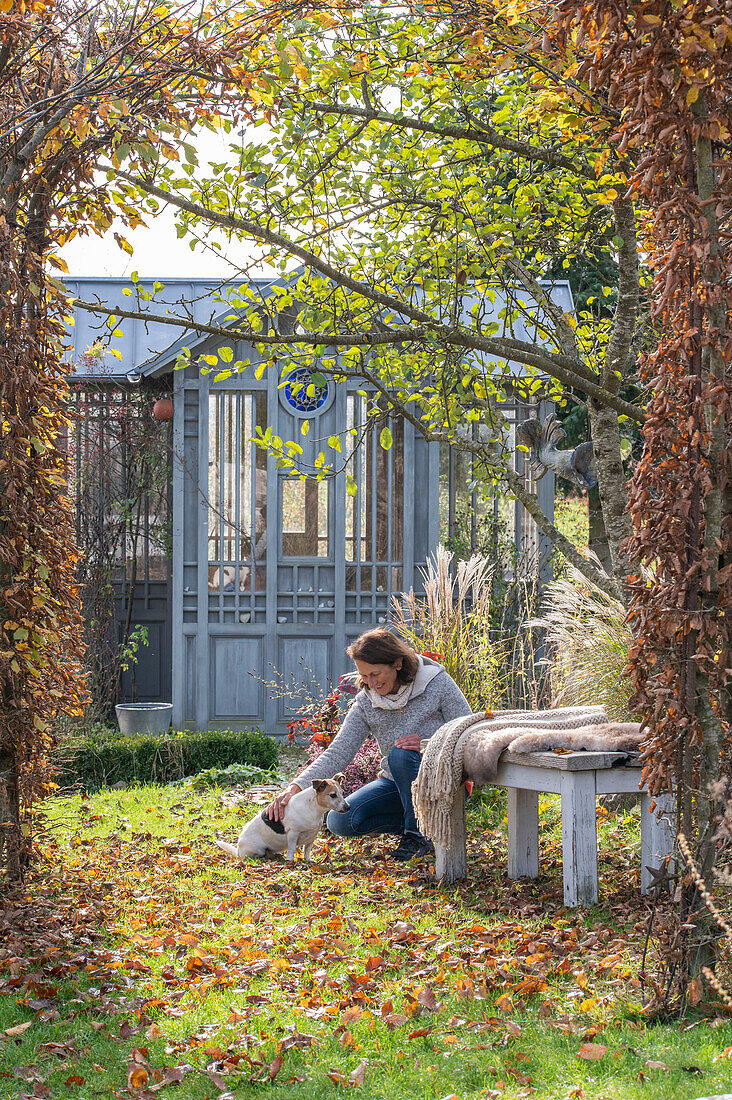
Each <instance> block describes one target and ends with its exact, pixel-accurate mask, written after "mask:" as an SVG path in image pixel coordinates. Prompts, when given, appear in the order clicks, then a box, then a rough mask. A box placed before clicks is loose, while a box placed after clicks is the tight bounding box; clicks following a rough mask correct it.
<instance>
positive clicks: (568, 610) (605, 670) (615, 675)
mask: <svg viewBox="0 0 732 1100" xmlns="http://www.w3.org/2000/svg"><path fill="white" fill-rule="evenodd" d="M542 606H543V614H542V615H541V617H540V618H539V619H537V620H535V621H534V622H533V623H532V624H531V625H532V626H535V627H539V628H543V629H544V630H545V631H546V634H545V642H546V646H547V649H548V656H549V658H550V666H549V667H550V683H551V701H552V706H583V705H592V704H600V705H602V706H604V707H605V708H606V710H607V712H608V716H609V717H611V718H615V719H619V720H621V721H628V720H630V719H632V717H633V715H632V714H631V712H630V705H629V699H630V691H631V685H630V680H629V679H628V678H627V676H626V675H625V666H626V664H627V662H628V650H629V648H630V643H631V639H632V635H631V632H630V628H629V627H628V625H627V622H626V612H625V608H624V606H623V604H622V603H621V602H620V600H616V599H614V598H613V597H612V596H610V595H608V594H607V593H606V592H603V591H602V589H601V588H598V587H597V585H595V584H593V583H592V582H591V581H589V580H587V578H586V577H584V576H583V575H582V574H581V573H580V572H579V571H578V570H577V569H575V568H574V567H573V566H568V567H567V572H566V574H565V575H564V576H562V577H559V578H558V579H556V580H554V581H551V582H550V583H549V584H548V585H547V587H546V590H545V593H544V599H543V601H542Z"/></svg>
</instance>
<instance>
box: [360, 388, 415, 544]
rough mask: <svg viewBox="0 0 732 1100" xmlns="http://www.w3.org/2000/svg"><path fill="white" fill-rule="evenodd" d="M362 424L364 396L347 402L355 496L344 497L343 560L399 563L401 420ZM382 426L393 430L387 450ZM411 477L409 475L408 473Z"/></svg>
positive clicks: (372, 420)
mask: <svg viewBox="0 0 732 1100" xmlns="http://www.w3.org/2000/svg"><path fill="white" fill-rule="evenodd" d="M379 406H380V408H381V412H382V415H381V416H380V417H379V418H378V419H377V418H369V419H368V420H366V417H365V413H364V409H363V398H361V397H359V396H358V395H356V394H350V395H349V397H348V401H347V406H346V409H347V413H346V415H347V427H348V429H353V428H355V429H356V433H357V434H356V435H355V436H352V435H348V436H347V437H346V439H347V445H348V453H349V458H348V465H347V469H348V472H349V473H350V474H351V476H352V477H353V479H354V481H355V482H356V486H357V489H358V493H357V495H356V496H355V497H352V496H348V497H347V498H346V561H348V562H393V561H397V562H400V561H401V559H402V546H403V536H404V509H403V502H404V422H403V421H402V420H401V419H396V418H392V417H391V416H388V415H387V412H386V408H385V406H384V405H383V402H379ZM384 427H388V428H389V430H390V431H391V436H392V445H391V447H390V448H389V450H388V451H386V450H384V448H383V447H382V446H381V444H380V442H379V436H380V434H381V431H382V429H383V428H384ZM410 475H411V471H410Z"/></svg>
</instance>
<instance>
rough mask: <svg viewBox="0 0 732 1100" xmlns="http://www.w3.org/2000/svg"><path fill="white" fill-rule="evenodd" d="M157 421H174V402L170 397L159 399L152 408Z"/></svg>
mask: <svg viewBox="0 0 732 1100" xmlns="http://www.w3.org/2000/svg"><path fill="white" fill-rule="evenodd" d="M152 412H153V416H154V417H155V419H156V420H172V419H173V401H172V399H171V398H170V397H159V398H158V399H157V401H156V402H155V404H154V405H153V408H152Z"/></svg>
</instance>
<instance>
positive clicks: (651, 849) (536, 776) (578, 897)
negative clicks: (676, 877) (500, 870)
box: [436, 752, 675, 906]
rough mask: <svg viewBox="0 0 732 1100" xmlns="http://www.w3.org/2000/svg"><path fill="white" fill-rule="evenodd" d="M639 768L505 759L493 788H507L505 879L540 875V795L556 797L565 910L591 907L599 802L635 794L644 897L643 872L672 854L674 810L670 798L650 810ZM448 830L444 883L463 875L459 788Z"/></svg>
mask: <svg viewBox="0 0 732 1100" xmlns="http://www.w3.org/2000/svg"><path fill="white" fill-rule="evenodd" d="M640 766H641V765H640V762H639V761H637V760H633V759H631V760H630V761H629V760H628V759H627V756H626V754H625V753H620V752H572V753H554V752H537V753H527V754H523V755H517V754H515V753H510V752H504V753H503V755H502V756H501V760H500V763H499V765H498V774H497V777H496V779H495V780H494V781H493V784H495V785H496V786H499V787H507V788H508V876H509V878H512V879H516V878H524V877H526V878H536V876H537V875H538V874H539V791H548V792H551V793H553V794H560V795H561V796H562V858H563V870H564V904H565V905H568V906H577V905H594V904H595V903H596V902H597V899H598V889H597V817H596V799H597V796H598V795H601V794H603V795H607V794H636V795H638V796H639V797H640V803H641V892H642V893H648V892H649V890H650V889H651V886H652V884H653V876H652V874H651V872H650V871H649V870H648V868H649V867H651V868H657V867H660V866H661V865H662V863H663V860H664V858H665V857H666V856H667V855H670V854H671V853H672V852H673V847H674V836H675V828H674V822H675V810H674V804H673V799H672V798H671V797H670V796H669V795H661V796H658V797H657V798H656V799H655V803H656V806H655V809H654V810H651V806H652V804H653V801H654V800H653V799H651V796H650V795H649V794H648V793H647V792H646V791H644V790H642V789H641V785H640ZM466 778H468V779H469V778H470V776H467V777H466ZM493 784H492V785H493ZM659 814H660V816H659ZM452 829H453V838H454V840H453V845H452V847H451V848H441V847H437V850H436V873H437V877H438V878H439V879H444V880H445V881H446V882H454V881H455V880H456V879H459V878H465V877H466V875H467V854H466V849H465V799H464V795H463V789H462V787H461V788H460V789H459V796H458V797H457V798H456V799H455V801H454V803H453V806H452Z"/></svg>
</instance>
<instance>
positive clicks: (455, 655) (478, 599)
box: [392, 546, 502, 711]
mask: <svg viewBox="0 0 732 1100" xmlns="http://www.w3.org/2000/svg"><path fill="white" fill-rule="evenodd" d="M421 572H422V577H423V581H424V592H425V594H424V597H420V596H416V595H415V593H414V589H412V588H410V590H409V592H402V593H401V594H400V595H399V596H394V597H393V598H392V615H393V622H394V626H395V627H396V629H397V630H398V632H399V633H400V634H401V635H402V637H403V638H404V639H405V640H406V641H407V642H408V643H409V644H410V645H411V646H412V647H413V648H414V649H415V650H416V651H417V653H427V654H428V655H429V656H431V657H433V658H435V659H437V660H439V662H440V664H442V665H444V667H445V669H446V670H447V672H448V673H449V674H450V676H451V677H452V678H453V680H454V681H455V683H456V684H457V685H458V687H459V688H460V690H461V691H462V692H463V694H464V695H465V698H466V699H467V700H468V702H469V703H470V706H471V708H472V709H473V710H474V711H479V710H483V709H485V708H486V707H491V706H495V705H497V704H498V703H499V702H500V697H501V667H502V661H501V649H500V646H499V644H498V643H496V642H495V641H494V640H493V638H492V636H491V609H492V606H491V604H492V591H493V572H494V566H493V563H492V562H491V561H490V560H489V559H488V558H484V557H482V556H481V555H480V554H473V556H472V557H471V558H469V559H468V560H467V561H457V562H456V561H455V556H454V554H452V553H451V552H450V551H449V550H446V549H445V547H444V546H438V547H437V550H436V551H435V554H434V555H433V556H432V557H430V558H429V559H428V561H427V565H426V567H425V569H423V570H422V571H421Z"/></svg>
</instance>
